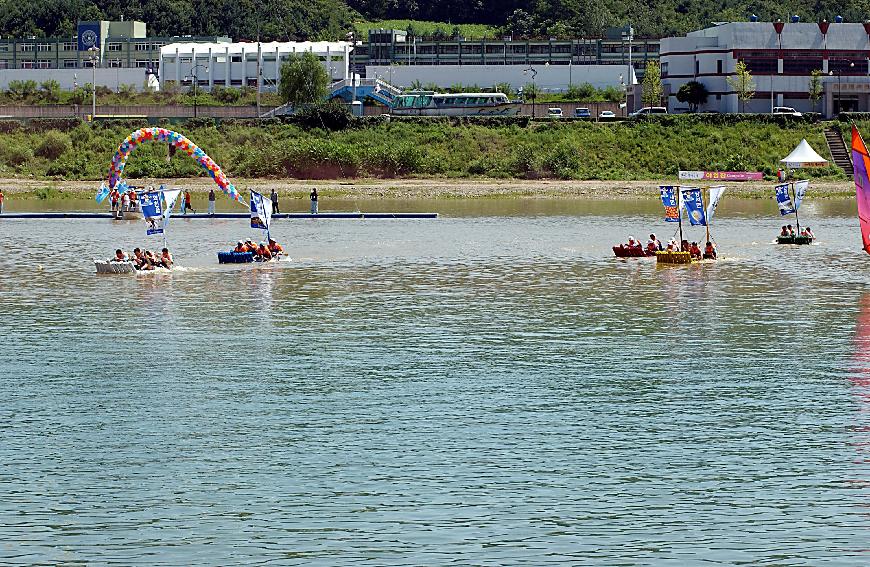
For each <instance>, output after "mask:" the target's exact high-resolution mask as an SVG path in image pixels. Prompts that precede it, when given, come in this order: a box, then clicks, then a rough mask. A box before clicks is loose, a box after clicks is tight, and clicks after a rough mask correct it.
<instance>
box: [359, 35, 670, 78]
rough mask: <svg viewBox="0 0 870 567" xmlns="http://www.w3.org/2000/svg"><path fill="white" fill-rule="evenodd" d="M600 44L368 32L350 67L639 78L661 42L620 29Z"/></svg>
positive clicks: (360, 71)
mask: <svg viewBox="0 0 870 567" xmlns="http://www.w3.org/2000/svg"><path fill="white" fill-rule="evenodd" d="M608 31H609V33H608V34H607V36H605V37H604V38H600V39H556V38H550V39H545V40H527V39H522V40H514V39H511V38H509V37H506V38H502V39H464V38H456V39H444V40H423V39H420V38H413V37H412V38H409V37H408V34H407V32H405V31H403V30H385V29H378V30H369V35H368V42H363V43H358V44H356V45H355V47H354V49H353V55H352V60H351V64H352V66H353V68H354V69H355V71H356V72H357V73H360V74H362V73H363V70H364V69H365V68H367V67H370V66H372V67H381V66H391V65H393V66H398V65H426V66H433V65H449V66H461V65H484V66H490V65H525V66H529V65H535V66H543V65H545V64H549V65H565V66H569V65H571V66H579V65H628V62H629V57H631V59H632V64H633V66H634V67H635V69H636V73H637V74H638V76H639V77H642V76H643V69H644V68H646V64H647V62H649V61H652V60H658V58H659V40H657V39H642V38H635V39H633V40H632V41H631V42H629V41H627V40H625V39H621V38H620V33H619V32H620V31H621V30H620V29H615V30H608ZM424 82H425V81H424Z"/></svg>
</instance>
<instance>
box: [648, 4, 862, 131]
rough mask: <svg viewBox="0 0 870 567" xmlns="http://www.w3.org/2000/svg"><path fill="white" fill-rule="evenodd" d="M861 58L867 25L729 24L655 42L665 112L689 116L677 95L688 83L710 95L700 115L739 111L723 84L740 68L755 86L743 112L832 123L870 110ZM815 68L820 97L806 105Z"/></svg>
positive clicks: (821, 23)
mask: <svg viewBox="0 0 870 567" xmlns="http://www.w3.org/2000/svg"><path fill="white" fill-rule="evenodd" d="M868 56H870V24H853V23H841V22H838V23H830V24H829V23H828V22H825V21H823V22H820V23H799V22H790V23H783V22H731V23H725V24H719V25H716V26H713V27H710V28H707V29H703V30H699V31H695V32H691V33H688V34H686V37H669V38H664V39H662V40H661V68H662V83H663V87H664V94H665V96H666V97H667V106H668V110H669V111H670V112H680V111H685V110H687V109H688V105H687V104H686V103H682V102H679V101H677V99H676V94H677V91H679V89H680V87H681V86H682V85H684V84H685V83H687V82H689V81H698V82H700V83H703V84H704V86H706V87H707V90H708V91H709V93H710V94H709V98H708V100H707V104H706V105H702V106H701V108H700V110H702V111H704V110H707V111H718V112H740V111H741V110H742V105H741V103H740V101H739V100H738V98H737V94H736V92H735V90H734V89H733V88H732V87H731V86H729V85H728V82H727V78H728V77H733V76H734V69H735V66H736V65H737V62H738V61H744V62H745V63H746V65H747V66H748V68H749V70H750V72H751V74H752V83H753V84H754V86H755V96H754V97H753V98H752V100H750V101H747V102H746V105H745V111H746V112H762V113H769V112H771V110H772V107H773V106H791V107H794V108H796V109H797V110H799V111H802V112H809V111H815V112H823V113H824V114H825V115H826V116H832V115H833V114H836V113H838V112H840V111H841V110H842V111H867V110H870V77H868ZM816 69H818V70H820V71H821V72H822V77H821V80H822V84H823V88H824V92H823V94H822V97H821V100H819V102H818V103H816V104H815V105H813V104H812V102H811V100H810V97H809V86H810V77H811V73H812V71H813V70H816Z"/></svg>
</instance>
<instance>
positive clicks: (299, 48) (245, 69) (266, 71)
mask: <svg viewBox="0 0 870 567" xmlns="http://www.w3.org/2000/svg"><path fill="white" fill-rule="evenodd" d="M350 49H351V47H350V43H347V42H343V41H314V42H311V41H302V42H271V43H259V44H257V43H230V42H226V43H171V44H169V45H165V46H163V47H162V48H160V83H161V85H163V84H165V83H166V82H167V81H170V82H175V83H176V84H184V85H189V84H192V81H193V80H196V81H197V83H198V84H199V86H200V87H202V88H203V89H205V90H208V89H210V88H211V87H213V86H214V85H220V86H223V87H236V88H239V87H242V86H249V87H256V86H257V60H258V59H259V64H260V72H261V76H262V82H261V86H260V88H261V90H262V91H265V92H268V91H276V90H277V89H278V83H279V82H280V76H281V64H282V63H284V62H286V61H287V60H288V59H289V58H290V57H291V56H292V55H294V54H297V53H303V52H305V51H310V52H312V53H314V54H315V55H316V56H317V57H318V58H319V59H320V61H321V62H322V64H323V66H324V68H325V69H326V72H327V73H328V74H329V76H330V78H331V80H333V81H338V80H342V79H347V78H348V77H349V71H348V56H349V52H350Z"/></svg>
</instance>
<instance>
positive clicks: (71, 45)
mask: <svg viewBox="0 0 870 567" xmlns="http://www.w3.org/2000/svg"><path fill="white" fill-rule="evenodd" d="M60 48H61V50H62V51H78V50H79V46H78V44H77V43H76V42H74V41H65V42H63V43H61V44H60Z"/></svg>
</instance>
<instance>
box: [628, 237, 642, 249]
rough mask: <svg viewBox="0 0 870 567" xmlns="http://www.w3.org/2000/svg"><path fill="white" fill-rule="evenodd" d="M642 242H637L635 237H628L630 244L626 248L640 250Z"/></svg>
mask: <svg viewBox="0 0 870 567" xmlns="http://www.w3.org/2000/svg"><path fill="white" fill-rule="evenodd" d="M640 246H641V244H640V240H635V239H634V237H633V236H629V237H628V244H626V245H625V247H626V248H640Z"/></svg>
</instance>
